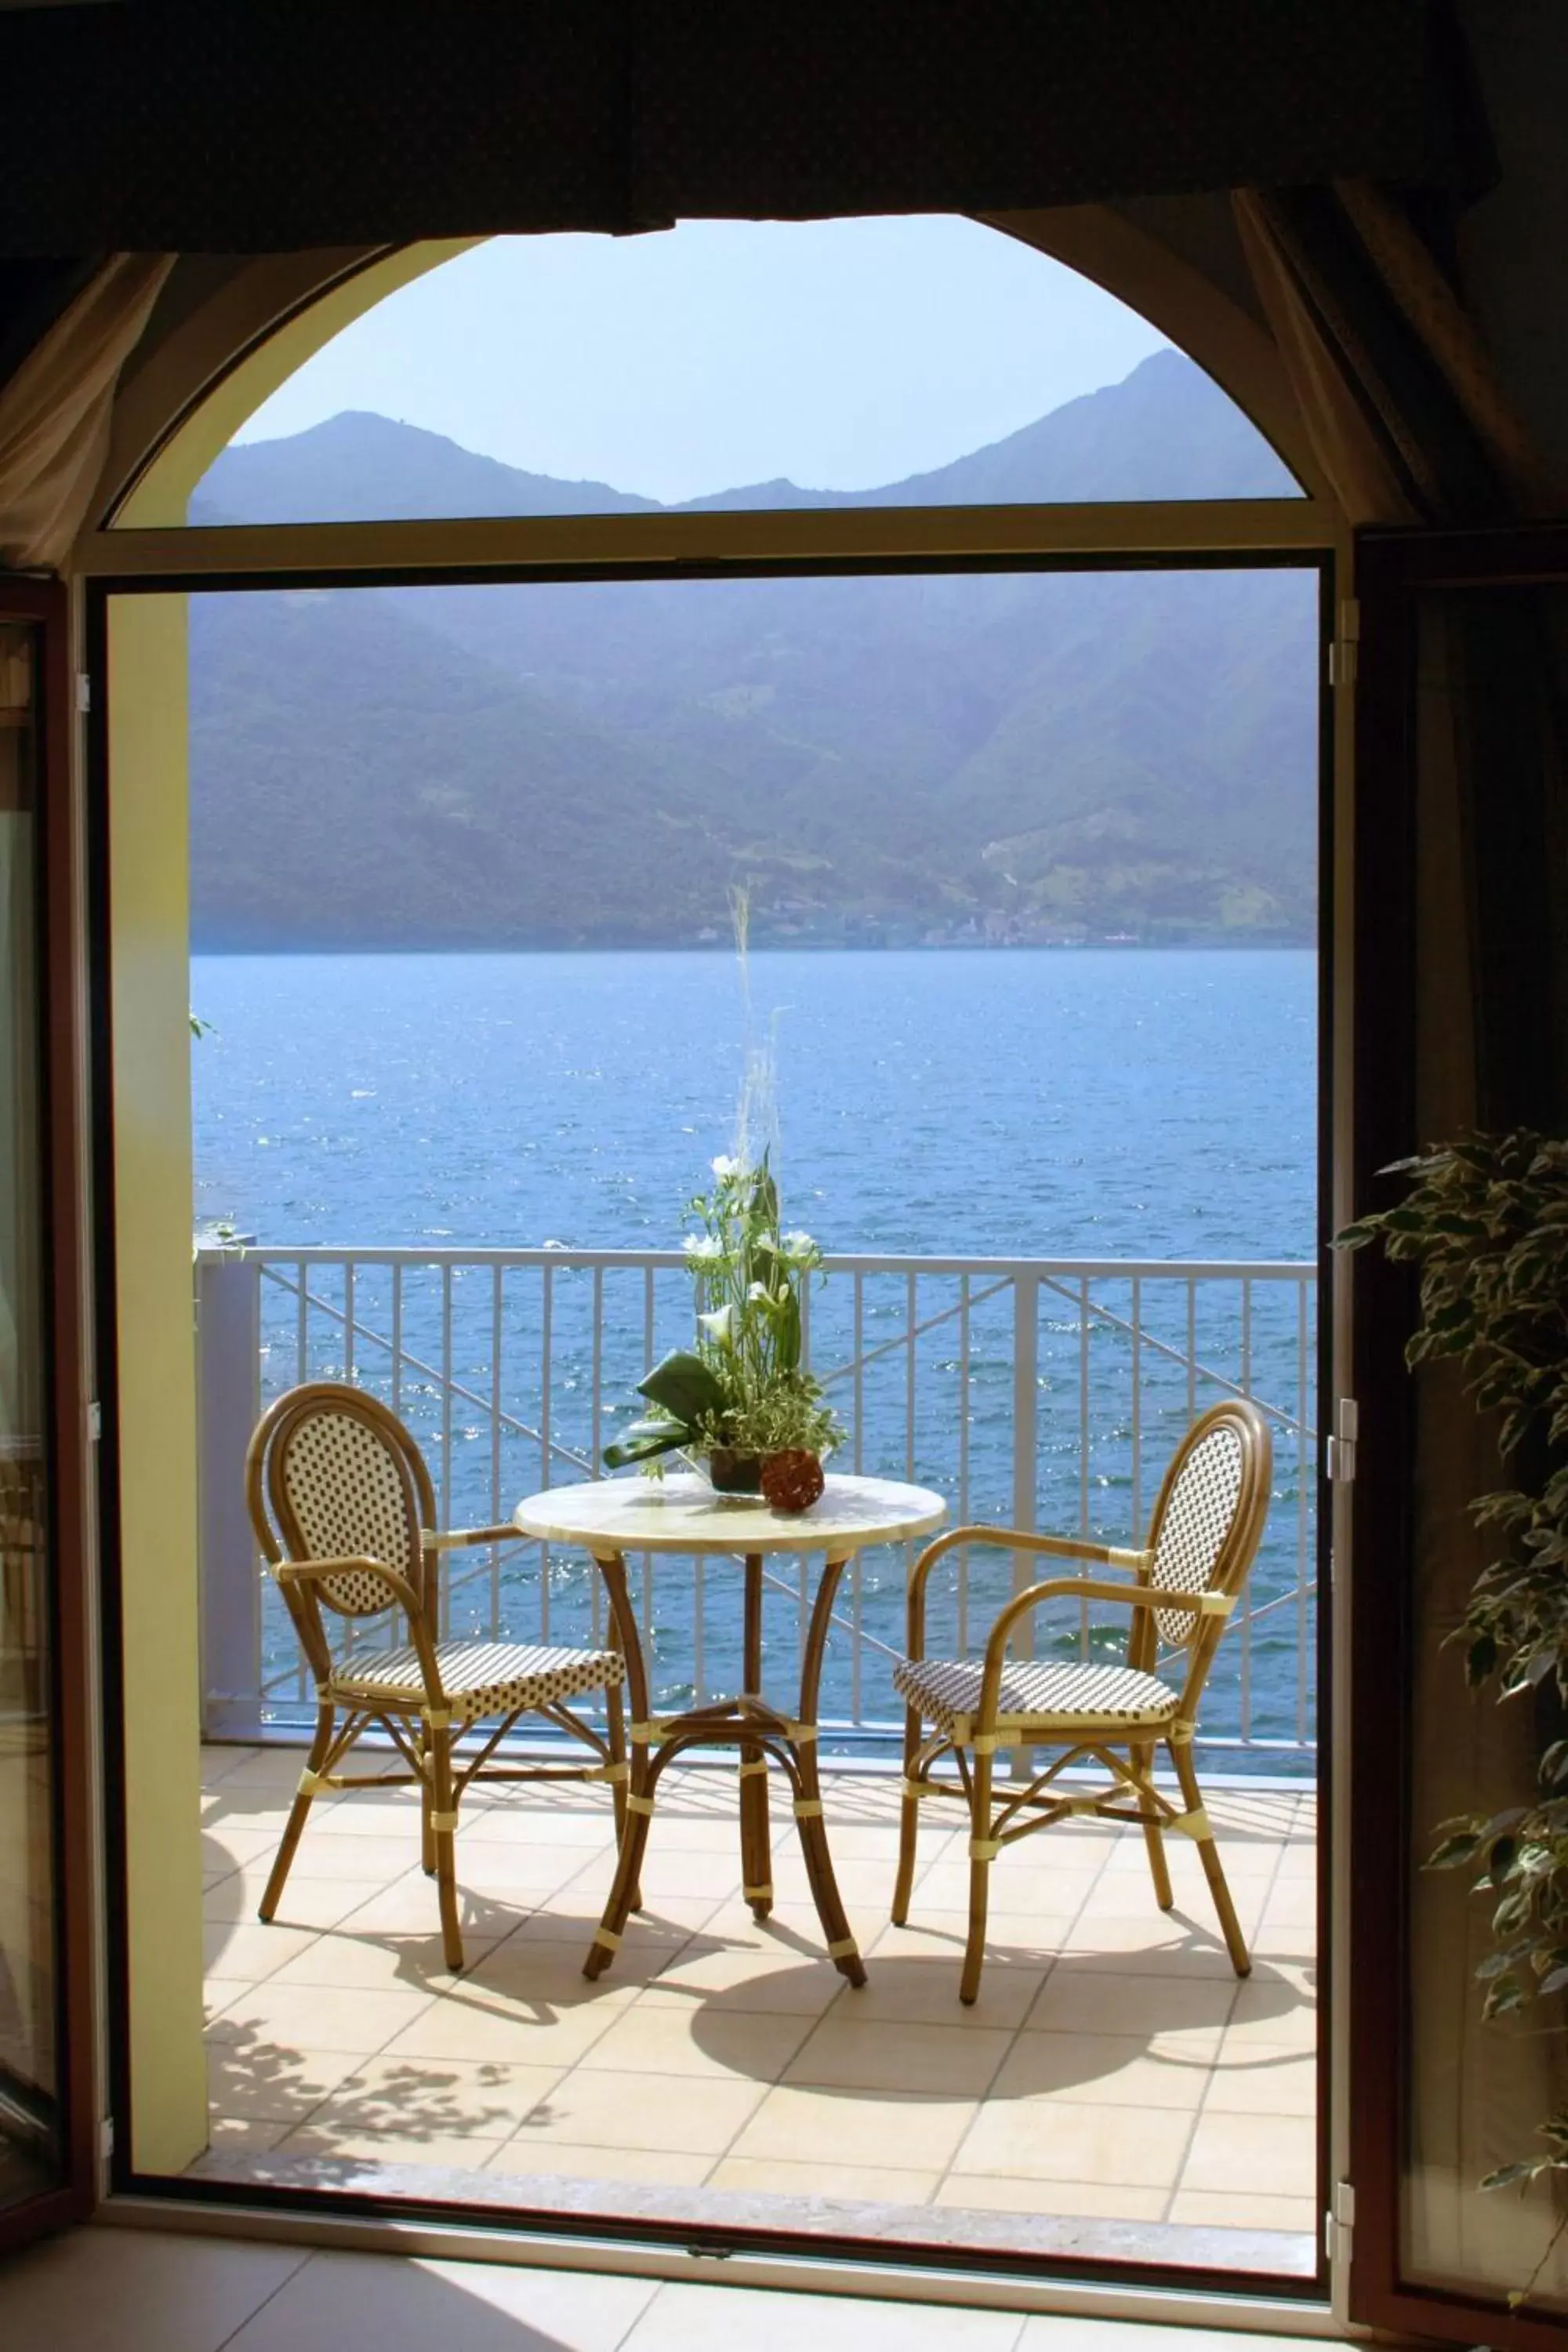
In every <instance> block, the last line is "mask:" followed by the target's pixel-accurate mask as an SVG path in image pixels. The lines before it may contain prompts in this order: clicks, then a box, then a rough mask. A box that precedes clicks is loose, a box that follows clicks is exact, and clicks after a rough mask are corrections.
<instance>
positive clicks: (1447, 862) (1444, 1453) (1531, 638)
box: [1402, 586, 1568, 2309]
mask: <svg viewBox="0 0 1568 2352" xmlns="http://www.w3.org/2000/svg"><path fill="white" fill-rule="evenodd" d="M1418 644H1419V659H1420V667H1419V673H1418V703H1417V712H1418V720H1417V733H1416V747H1417V777H1416V795H1417V797H1416V825H1417V857H1418V869H1417V870H1418V877H1419V881H1418V891H1419V898H1418V906H1419V916H1418V926H1417V969H1416V1003H1417V1039H1418V1060H1417V1069H1418V1089H1417V1106H1416V1108H1417V1118H1418V1131H1419V1136H1420V1138H1421V1139H1422V1140H1423V1141H1424V1142H1426V1141H1431V1142H1438V1141H1446V1140H1447V1139H1450V1138H1452V1137H1455V1136H1458V1135H1461V1134H1463V1133H1465V1132H1467V1131H1471V1130H1476V1129H1480V1130H1484V1131H1490V1132H1502V1131H1506V1130H1508V1129H1511V1128H1515V1127H1521V1126H1522V1127H1531V1128H1534V1129H1538V1130H1541V1131H1542V1132H1544V1133H1546V1134H1548V1135H1552V1136H1561V1135H1563V1134H1564V1133H1568V985H1565V970H1564V958H1565V952H1568V929H1565V926H1564V912H1563V910H1564V906H1565V904H1568V898H1565V891H1568V862H1565V859H1564V843H1565V840H1568V831H1565V827H1568V757H1565V749H1568V746H1565V737H1564V729H1563V712H1564V710H1565V709H1568V594H1565V593H1564V592H1563V590H1562V589H1561V588H1557V587H1552V586H1542V587H1540V588H1531V589H1513V588H1509V589H1496V588H1485V589H1459V590H1444V591H1441V592H1436V593H1429V594H1428V595H1427V596H1426V599H1425V600H1424V603H1423V605H1422V608H1421V613H1420V633H1419V639H1418ZM1415 1405H1416V1432H1415V1443H1416V1458H1415V1486H1414V1515H1415V1525H1414V1546H1413V1550H1414V1592H1413V1596H1412V1607H1411V1623H1412V1625H1413V1627H1414V1629H1415V1632H1414V1636H1413V1658H1412V1670H1413V1684H1414V1687H1413V1690H1412V1694H1411V1706H1412V1724H1411V1753H1410V1763H1409V1776H1410V1777H1409V1800H1410V1801H1409V1808H1408V1817H1409V1821H1410V1832H1409V1834H1410V1848H1409V1853H1408V1857H1407V1870H1408V1876H1407V1882H1406V1884H1407V1895H1406V1900H1407V1903H1408V1906H1409V1909H1408V1922H1409V1932H1408V1937H1407V1949H1408V1953H1409V1956H1410V1957H1409V1960H1408V1963H1407V1965H1408V1968H1409V1989H1408V1999H1409V2014H1410V2019H1411V2044H1412V2047H1411V2051H1410V2066H1409V2081H1410V2106H1409V2112H1408V2115H1407V2117H1406V2124H1405V2130H1406V2146H1405V2195H1404V2202H1405V2221H1404V2248H1403V2262H1402V2269H1403V2272H1404V2275H1405V2278H1406V2279H1407V2281H1408V2282H1409V2283H1410V2284H1412V2285H1420V2286H1425V2287H1434V2288H1437V2289H1445V2288H1447V2289H1450V2290H1454V2291H1458V2292H1468V2293H1472V2294H1473V2293H1477V2292H1483V2293H1491V2294H1497V2295H1499V2296H1502V2295H1504V2294H1509V2293H1510V2292H1512V2291H1514V2290H1515V2289H1522V2288H1524V2287H1525V2286H1526V2284H1527V2283H1528V2284H1529V2293H1530V2301H1531V2306H1532V2307H1534V2306H1546V2307H1552V2308H1556V2309H1561V2308H1562V2307H1563V2303H1564V2300H1565V2298H1568V2236H1565V2235H1564V2232H1563V2210H1564V2207H1563V2200H1562V2198H1561V2195H1560V2194H1554V2193H1553V2187H1552V2182H1551V2181H1550V2179H1547V2180H1542V2181H1537V2182H1536V2183H1535V2184H1534V2185H1533V2186H1531V2187H1530V2188H1529V2189H1526V2190H1525V2191H1524V2192H1523V2193H1522V2194H1521V2192H1520V2191H1518V2190H1516V2189H1501V2190H1491V2191H1488V2190H1485V2189H1482V2187H1481V2182H1482V2179H1484V2177H1485V2176H1486V2175H1487V2174H1489V2172H1491V2171H1493V2170H1494V2169H1496V2168H1500V2167H1501V2166H1503V2165H1507V2164H1510V2163H1514V2162H1516V2161H1520V2160H1522V2159H1527V2158H1531V2157H1534V2156H1538V2155H1540V2154H1542V2153H1543V2151H1544V2148H1545V2143H1544V2142H1543V2141H1542V2139H1541V2138H1540V2137H1539V2126H1541V2125H1542V2123H1543V2122H1544V2121H1545V2120H1546V2119H1547V2117H1548V2116H1551V2115H1552V2113H1553V2112H1554V2111H1561V2110H1562V2109H1563V2106H1564V2105H1568V2057H1565V2046H1564V2042H1563V2034H1562V2031H1561V2010H1560V2006H1559V2004H1558V2002H1557V2001H1555V2000H1551V1999H1548V2000H1545V2001H1543V2002H1542V2004H1541V2006H1540V2008H1539V2010H1536V2009H1533V2008H1532V2009H1531V2010H1527V2011H1525V2013H1524V2014H1523V2016H1522V2017H1521V2018H1514V2019H1503V2020H1500V2021H1498V2022H1497V2023H1494V2024H1487V2023H1484V2022H1483V2021H1482V2015H1481V2003H1482V1996H1483V1992H1484V1990H1485V1989H1484V1987H1483V1986H1482V1985H1480V1984H1479V1983H1478V1982H1477V1979H1476V1970H1477V1968H1478V1966H1479V1964H1480V1962H1481V1961H1482V1960H1483V1959H1484V1958H1486V1956H1487V1955H1488V1953H1489V1951H1490V1950H1491V1949H1492V1948H1493V1944H1494V1938H1493V1934H1492V1928H1491V1915H1492V1910H1493V1907H1494V1906H1495V1904H1496V1902H1497V1899H1498V1898H1497V1896H1496V1895H1484V1894H1479V1893H1475V1892H1472V1886H1473V1882H1474V1880H1475V1878H1476V1877H1477V1876H1478V1875H1479V1869H1474V1870H1460V1871H1447V1870H1445V1871H1431V1870H1428V1869H1426V1867H1425V1864H1426V1858H1427V1856H1428V1854H1429V1853H1431V1852H1432V1849H1433V1847H1434V1846H1435V1845H1436V1843H1437V1829H1438V1825H1439V1823H1441V1822H1445V1821H1448V1820H1451V1819H1452V1818H1454V1817H1455V1816H1458V1815H1464V1814H1472V1813H1479V1814H1481V1815H1483V1816H1489V1815H1491V1814H1493V1813H1495V1812H1500V1811H1503V1810H1504V1809H1505V1808H1508V1807H1512V1806H1516V1805H1524V1804H1528V1803H1529V1802H1530V1801H1531V1796H1532V1794H1533V1791H1534V1783H1535V1769H1536V1763H1537V1759H1539V1757H1540V1755H1541V1753H1542V1748H1543V1747H1544V1746H1545V1745H1546V1744H1547V1742H1548V1741H1549V1740H1551V1739H1553V1738H1559V1737H1561V1736H1562V1732H1563V1724H1562V1723H1561V1722H1560V1721H1557V1720H1555V1719H1554V1712H1555V1711H1554V1710H1553V1709H1552V1707H1551V1706H1550V1705H1549V1703H1548V1702H1547V1701H1546V1700H1545V1699H1544V1698H1541V1699H1537V1700H1533V1701H1532V1700H1531V1699H1530V1698H1528V1697H1516V1698H1513V1699H1510V1701H1509V1702H1508V1704H1507V1705H1506V1706H1500V1705H1498V1704H1497V1698H1498V1689H1497V1685H1496V1684H1495V1683H1494V1684H1493V1685H1490V1686H1489V1687H1488V1688H1486V1689H1484V1690H1482V1691H1481V1692H1480V1693H1479V1694H1477V1695H1476V1696H1470V1695H1469V1694H1468V1692H1467V1690H1466V1687H1465V1664H1464V1648H1463V1645H1462V1644H1458V1643H1456V1642H1455V1639H1454V1636H1455V1634H1456V1632H1457V1631H1458V1627H1459V1625H1460V1623H1461V1621H1462V1619H1463V1615H1464V1611H1465V1606H1466V1602H1467V1600H1468V1594H1469V1590H1470V1586H1471V1584H1472V1583H1473V1581H1474V1580H1475V1578H1476V1576H1477V1575H1478V1574H1479V1571H1480V1570H1481V1569H1482V1568H1483V1567H1484V1566H1485V1565H1486V1564H1487V1563H1488V1562H1489V1560H1492V1559H1496V1558H1497V1557H1498V1556H1499V1554H1500V1551H1501V1550H1502V1549H1504V1541H1500V1538H1499V1534H1498V1531H1497V1529H1496V1528H1486V1529H1482V1530H1479V1531H1478V1530H1477V1529H1476V1528H1474V1527H1473V1526H1472V1525H1471V1523H1470V1511H1469V1507H1470V1505H1471V1503H1472V1502H1473V1500H1474V1499H1475V1498H1476V1497H1477V1496H1479V1495H1483V1494H1487V1493H1489V1492H1491V1491H1492V1490H1493V1489H1495V1488H1497V1487H1500V1486H1515V1485H1528V1484H1529V1483H1530V1481H1531V1467H1530V1465H1529V1462H1528V1460H1527V1459H1525V1458H1524V1457H1520V1456H1516V1457H1515V1458H1514V1461H1513V1462H1512V1463H1510V1467H1509V1470H1508V1472H1507V1473H1506V1474H1504V1473H1501V1472H1500V1468H1499V1459H1498V1453H1497V1446H1496V1437H1495V1430H1494V1429H1493V1428H1492V1427H1490V1426H1489V1424H1488V1423H1484V1422H1483V1421H1482V1420H1481V1419H1480V1417H1479V1415H1478V1413H1477V1412H1476V1410H1475V1404H1474V1400H1473V1398H1472V1397H1471V1396H1470V1394H1469V1393H1468V1391H1466V1390H1465V1388H1464V1387H1463V1384H1462V1382H1461V1381H1460V1379H1459V1377H1458V1373H1457V1371H1455V1370H1453V1369H1452V1368H1450V1367H1432V1368H1428V1369H1426V1370H1423V1372H1422V1374H1421V1375H1420V1377H1419V1379H1418V1381H1417V1384H1416V1390H1415ZM1526 1454H1528V1449H1526ZM1548 2028H1550V2029H1552V2030H1550V2031H1548V2030H1547V2029H1548Z"/></svg>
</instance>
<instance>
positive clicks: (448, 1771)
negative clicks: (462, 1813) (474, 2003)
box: [428, 1724, 463, 1976]
mask: <svg viewBox="0 0 1568 2352" xmlns="http://www.w3.org/2000/svg"><path fill="white" fill-rule="evenodd" d="M428 1737H429V1741H430V1784H429V1785H430V1795H431V1822H430V1827H431V1832H432V1835H433V1838H434V1841H435V1846H436V1894H437V1902H438V1903H439V1905H440V1909H441V1945H442V1950H443V1953H444V1955H445V1958H446V1962H447V1968H448V1969H450V1970H451V1971H452V1974H453V1975H454V1976H456V1975H457V1974H458V1971H459V1970H460V1969H461V1968H462V1965H463V1931H462V1928H461V1927H460V1926H459V1925H458V1840H457V1818H458V1815H457V1800H456V1798H455V1797H454V1796H453V1793H452V1735H451V1732H450V1731H449V1729H448V1728H447V1726H446V1725H445V1724H436V1725H433V1726H432V1727H430V1730H429V1734H428Z"/></svg>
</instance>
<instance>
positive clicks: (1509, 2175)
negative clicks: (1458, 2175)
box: [1481, 2156, 1547, 2189]
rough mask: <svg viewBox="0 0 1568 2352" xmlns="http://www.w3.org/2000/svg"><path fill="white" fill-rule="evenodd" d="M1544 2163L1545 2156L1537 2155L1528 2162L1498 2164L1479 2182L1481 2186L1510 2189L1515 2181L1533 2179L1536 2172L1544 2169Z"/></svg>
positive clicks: (1545, 2161) (1545, 2160)
mask: <svg viewBox="0 0 1568 2352" xmlns="http://www.w3.org/2000/svg"><path fill="white" fill-rule="evenodd" d="M1546 2163H1547V2158H1545V2157H1542V2156H1538V2157H1536V2158H1533V2160H1532V2161H1531V2163H1529V2164H1500V2165H1499V2167H1498V2168H1497V2170H1496V2171H1495V2172H1489V2173H1488V2174H1487V2176H1486V2178H1485V2179H1484V2180H1483V2181H1482V2182H1481V2187H1482V2188H1483V2189H1511V2188H1512V2187H1513V2186H1514V2183H1515V2182H1516V2181H1518V2182H1520V2183H1523V2182H1524V2181H1526V2180H1533V2179H1535V2176H1536V2174H1537V2173H1538V2172H1541V2171H1542V2170H1544V2168H1545V2166H1546Z"/></svg>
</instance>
